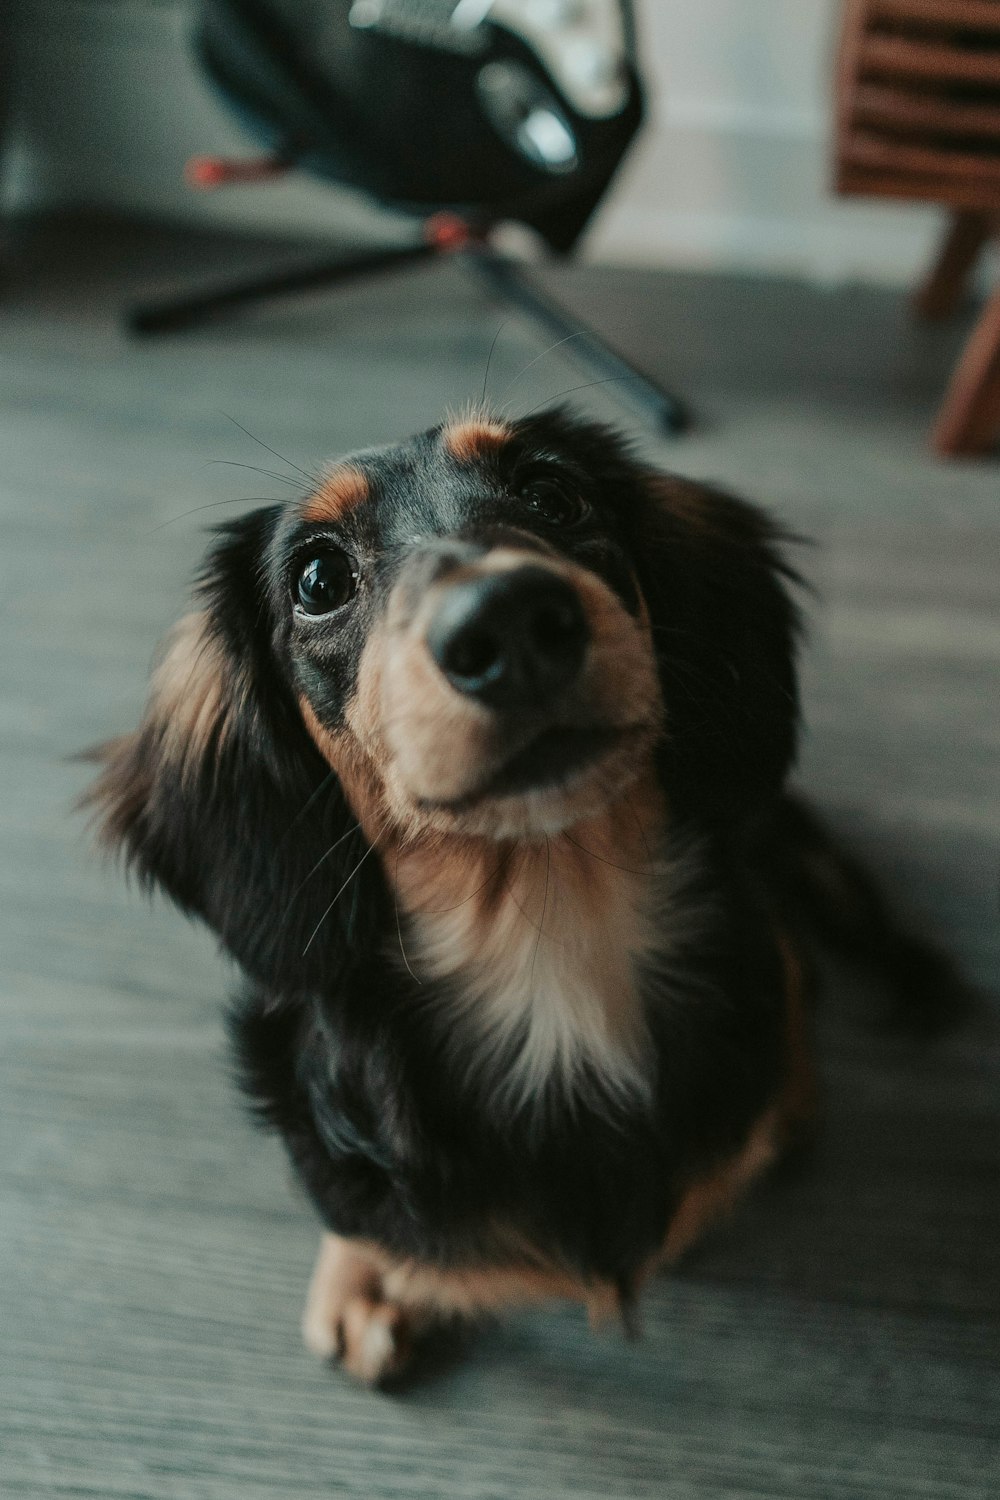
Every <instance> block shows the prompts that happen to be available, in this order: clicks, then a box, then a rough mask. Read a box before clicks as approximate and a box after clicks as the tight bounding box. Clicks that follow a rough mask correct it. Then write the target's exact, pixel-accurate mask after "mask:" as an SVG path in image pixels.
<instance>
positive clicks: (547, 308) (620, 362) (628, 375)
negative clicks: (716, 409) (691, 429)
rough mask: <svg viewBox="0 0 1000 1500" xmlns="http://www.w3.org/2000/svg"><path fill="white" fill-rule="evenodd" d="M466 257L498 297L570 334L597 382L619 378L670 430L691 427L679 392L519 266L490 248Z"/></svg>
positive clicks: (572, 346) (576, 353) (574, 350)
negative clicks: (649, 372)
mask: <svg viewBox="0 0 1000 1500" xmlns="http://www.w3.org/2000/svg"><path fill="white" fill-rule="evenodd" d="M466 260H467V264H468V265H469V266H471V267H472V269H473V271H474V272H475V273H476V275H477V276H479V277H480V279H481V280H482V281H484V282H485V283H486V285H487V286H488V287H489V288H490V290H491V291H492V292H494V293H495V294H496V295H497V296H499V297H501V298H503V299H504V300H505V301H508V302H512V303H513V304H514V305H515V307H519V308H521V309H522V310H523V311H524V312H526V313H527V314H528V316H529V317H531V318H533V319H534V320H535V322H536V323H540V324H541V325H542V327H543V328H546V329H548V331H549V332H550V333H552V334H555V336H556V337H557V338H560V339H568V338H569V337H570V336H572V339H573V342H572V344H568V345H567V352H568V353H570V352H571V353H572V354H573V355H574V356H575V357H576V358H577V359H580V360H582V361H583V362H584V363H585V364H586V365H588V366H589V367H590V368H591V369H592V370H593V371H594V373H595V376H596V378H597V382H598V383H600V382H601V381H607V382H608V383H609V384H610V382H612V381H621V382H622V383H623V385H624V387H625V390H626V391H627V392H628V393H629V394H630V395H631V396H632V397H633V398H634V399H635V400H636V401H637V402H638V404H639V405H640V406H642V408H643V410H644V411H645V412H646V413H647V414H648V416H649V417H650V418H651V419H652V421H653V422H654V423H655V424H656V426H657V427H660V428H662V429H663V430H664V431H666V432H672V433H676V432H683V430H684V429H685V427H687V425H688V421H689V417H688V413H687V410H686V408H685V406H684V404H683V402H682V401H681V400H680V399H679V397H677V396H675V395H673V394H671V393H670V392H669V391H664V390H662V389H661V388H660V387H659V386H658V385H656V383H655V382H654V381H653V380H651V379H650V377H649V376H648V375H644V374H643V373H642V372H641V371H640V370H637V369H636V368H635V366H634V365H632V364H630V363H629V362H628V360H626V359H625V358H623V356H622V355H620V354H618V353H616V351H615V350H614V349H612V348H611V347H610V346H609V345H608V344H607V343H605V341H604V339H603V338H601V337H600V336H599V335H598V334H596V333H595V332H594V330H593V329H592V328H588V327H587V326H586V324H585V323H582V322H581V321H580V319H579V318H577V317H575V316H571V315H570V314H569V313H567V312H565V311H564V310H563V309H562V308H561V307H560V306H559V304H558V303H557V302H554V301H553V300H552V299H551V298H550V297H548V296H547V295H546V294H545V293H544V292H543V291H541V290H540V289H539V288H538V287H537V286H535V285H533V284H532V282H530V281H529V280H528V279H527V277H526V276H525V274H524V272H523V271H522V270H521V269H520V267H519V266H515V265H513V263H512V262H510V261H507V260H505V259H504V258H503V257H502V256H500V255H495V254H494V253H493V252H492V251H490V250H481V249H480V250H474V251H470V252H469V253H468V254H467V257H466Z"/></svg>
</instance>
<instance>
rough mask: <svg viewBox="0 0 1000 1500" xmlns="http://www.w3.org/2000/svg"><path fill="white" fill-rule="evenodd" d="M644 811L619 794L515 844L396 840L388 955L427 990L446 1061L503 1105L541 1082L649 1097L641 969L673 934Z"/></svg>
mask: <svg viewBox="0 0 1000 1500" xmlns="http://www.w3.org/2000/svg"><path fill="white" fill-rule="evenodd" d="M647 825H648V826H649V831H648V832H647ZM652 825H653V820H652V819H650V818H648V817H647V818H646V819H645V820H643V821H639V815H638V814H637V813H636V812H635V811H632V810H631V809H630V808H627V807H626V806H625V805H623V804H621V805H619V806H617V807H613V808H611V809H609V810H608V811H606V812H604V813H602V814H601V816H600V817H599V818H595V819H592V820H589V821H588V822H587V823H585V824H582V825H580V826H578V827H576V828H574V829H573V830H572V831H571V832H570V833H569V834H568V835H563V834H555V835H552V836H550V837H549V838H548V839H547V840H546V841H545V842H543V843H540V844H532V845H528V846H527V847H525V846H520V847H518V848H516V849H514V850H509V849H505V848H503V847H499V848H498V846H497V845H495V844H490V843H487V842H485V841H483V842H481V843H480V842H475V841H472V840H469V841H462V842H461V843H458V842H456V841H449V840H442V841H441V842H440V843H434V844H431V845H428V846H425V847H422V848H421V849H419V850H417V849H411V850H409V851H405V852H404V851H401V852H400V856H399V860H398V864H397V872H396V873H395V879H396V885H397V897H398V900H399V903H400V910H401V913H402V914H403V919H404V920H402V922H401V926H400V931H399V937H400V957H401V959H402V960H403V961H404V962H405V963H406V965H407V966H408V967H409V969H410V972H411V973H412V974H413V975H414V977H415V978H416V979H417V980H418V981H419V982H420V983H421V986H422V987H423V986H426V987H427V989H428V991H429V992H431V993H432V994H433V997H434V998H433V999H432V1000H431V1001H430V1004H431V1006H432V1008H433V1009H434V1010H435V1011H436V1022H437V1024H438V1026H439V1027H440V1028H442V1030H443V1032H444V1034H445V1037H446V1051H447V1055H448V1057H449V1061H450V1064H451V1067H452V1068H453V1069H454V1071H455V1073H456V1074H457V1075H459V1076H463V1075H464V1077H466V1078H468V1079H471V1080H473V1081H475V1082H476V1083H477V1084H478V1085H479V1086H480V1087H482V1086H484V1085H485V1086H486V1087H487V1088H488V1090H489V1093H490V1095H491V1096H492V1097H493V1099H494V1100H495V1102H497V1103H498V1104H500V1105H502V1106H503V1107H504V1108H506V1109H508V1110H510V1111H513V1112H520V1111H522V1110H527V1111H529V1112H530V1110H531V1108H532V1106H533V1104H536V1103H538V1102H539V1101H542V1100H544V1099H545V1098H546V1096H547V1095H548V1094H549V1093H550V1091H551V1090H552V1089H556V1090H558V1091H560V1092H561V1093H563V1094H564V1095H572V1094H574V1093H577V1092H583V1093H586V1094H587V1095H588V1096H589V1097H590V1098H591V1099H592V1101H595V1102H596V1100H597V1099H598V1098H599V1097H600V1096H604V1097H605V1098H606V1099H607V1100H609V1101H616V1102H617V1103H619V1104H622V1103H632V1104H639V1103H641V1102H642V1101H643V1100H644V1099H646V1098H648V1095H649V1091H650V1086H651V1079H650V1069H651V1065H652V1062H653V1059H652V1056H651V1049H650V1039H649V1035H648V1029H647V1025H646V1018H645V1010H644V1004H643V988H644V985H643V980H644V975H646V974H648V973H649V972H651V971H653V970H654V969H657V968H662V967H663V966H664V963H665V961H668V959H669V950H670V946H671V940H672V937H675V936H676V935H677V934H676V932H675V931H674V930H673V927H674V924H673V923H672V921H671V919H670V916H669V915H667V914H665V910H664V908H665V906H667V905H668V902H669V896H668V893H669V891H670V888H671V886H672V885H674V884H676V873H677V872H676V871H675V870H674V869H673V868H672V867H671V865H670V864H669V862H668V861H666V860H664V859H663V858H662V857H659V856H658V855H657V853H656V850H655V844H656V842H657V833H656V831H655V828H654V827H653V826H652Z"/></svg>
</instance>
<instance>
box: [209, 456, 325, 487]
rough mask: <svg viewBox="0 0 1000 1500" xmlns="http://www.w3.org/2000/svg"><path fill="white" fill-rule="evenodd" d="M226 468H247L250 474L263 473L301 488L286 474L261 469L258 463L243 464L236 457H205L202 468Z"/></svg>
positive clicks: (269, 477) (296, 481)
mask: <svg viewBox="0 0 1000 1500" xmlns="http://www.w3.org/2000/svg"><path fill="white" fill-rule="evenodd" d="M220 467H221V468H226V469H249V470H250V473H251V474H264V475H265V476H266V477H267V478H268V479H276V480H277V481H278V483H279V484H287V485H289V486H290V488H291V489H293V490H301V488H302V485H301V484H300V482H299V481H298V480H297V479H289V477H288V475H287V474H279V473H278V472H277V470H275V469H262V468H261V467H260V465H259V464H245V463H243V462H242V460H241V459H238V458H206V460H205V462H204V464H202V468H204V469H208V468H220Z"/></svg>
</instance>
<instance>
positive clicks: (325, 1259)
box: [302, 1234, 414, 1385]
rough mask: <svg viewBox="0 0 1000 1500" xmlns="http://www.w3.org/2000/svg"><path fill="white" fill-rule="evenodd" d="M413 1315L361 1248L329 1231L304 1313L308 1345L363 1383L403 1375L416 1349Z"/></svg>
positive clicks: (303, 1318)
mask: <svg viewBox="0 0 1000 1500" xmlns="http://www.w3.org/2000/svg"><path fill="white" fill-rule="evenodd" d="M413 1323H414V1315H413V1313H412V1311H411V1310H410V1309H407V1308H404V1307H402V1306H401V1305H400V1304H399V1303H398V1302H395V1301H393V1300H392V1299H391V1298H389V1297H386V1296H385V1295H384V1292H383V1289H382V1275H381V1268H380V1267H379V1266H378V1265H376V1264H375V1263H374V1262H373V1261H372V1260H370V1259H369V1258H368V1257H367V1256H366V1255H365V1253H364V1252H363V1251H362V1250H361V1249H359V1248H358V1247H357V1246H355V1245H352V1244H350V1243H349V1242H348V1241H345V1240H342V1239H339V1238H338V1237H337V1236H336V1235H332V1234H329V1235H325V1236H324V1238H323V1242H322V1244H321V1246H320V1253H319V1258H318V1260H317V1262H316V1269H315V1271H314V1272H313V1278H312V1282H311V1284H310V1287H309V1295H308V1297H307V1298H306V1305H305V1310H304V1312H303V1315H302V1337H303V1340H304V1342H305V1345H306V1348H307V1349H310V1350H311V1351H312V1353H313V1354H316V1355H318V1357H319V1358H320V1359H326V1360H335V1361H338V1362H339V1363H340V1364H341V1365H342V1366H343V1368H344V1369H345V1370H346V1371H347V1373H348V1374H349V1375H353V1376H354V1378H355V1379H356V1380H360V1381H361V1382H362V1383H363V1384H364V1385H381V1384H383V1383H385V1382H387V1381H391V1380H393V1379H394V1378H395V1377H396V1376H397V1375H400V1374H401V1373H402V1371H403V1370H404V1369H405V1368H406V1366H407V1364H408V1363H409V1360H410V1356H411V1354H412V1352H413V1342H414V1339H413V1335H414V1327H413Z"/></svg>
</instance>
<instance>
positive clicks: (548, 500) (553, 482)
mask: <svg viewBox="0 0 1000 1500" xmlns="http://www.w3.org/2000/svg"><path fill="white" fill-rule="evenodd" d="M523 494H524V498H525V500H526V501H527V504H528V509H529V510H531V511H533V512H534V513H535V515H537V516H539V517H540V519H541V520H543V521H546V522H547V523H548V524H549V525H550V526H576V525H577V524H578V523H579V522H580V521H582V520H583V519H584V517H585V516H587V515H588V514H589V511H590V507H589V506H588V504H587V502H586V500H584V499H583V498H582V497H581V496H580V495H578V494H577V493H576V492H575V491H574V490H572V489H570V488H569V487H568V486H567V485H565V484H563V483H561V482H560V481H559V480H558V479H532V480H530V481H529V483H528V484H526V485H525V487H524V490H523Z"/></svg>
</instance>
